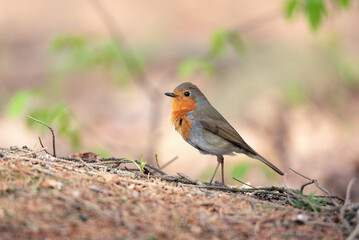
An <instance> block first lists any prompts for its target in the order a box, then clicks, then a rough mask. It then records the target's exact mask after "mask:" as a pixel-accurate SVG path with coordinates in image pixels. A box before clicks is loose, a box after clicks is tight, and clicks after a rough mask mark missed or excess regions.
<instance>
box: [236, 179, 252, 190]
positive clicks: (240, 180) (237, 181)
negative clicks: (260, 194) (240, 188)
mask: <svg viewBox="0 0 359 240" xmlns="http://www.w3.org/2000/svg"><path fill="white" fill-rule="evenodd" d="M233 179H234V180H236V181H237V182H240V183H242V184H243V185H246V186H248V187H251V188H254V189H257V188H256V187H253V186H251V185H249V184H248V183H245V182H243V181H241V180H239V179H237V178H235V177H233Z"/></svg>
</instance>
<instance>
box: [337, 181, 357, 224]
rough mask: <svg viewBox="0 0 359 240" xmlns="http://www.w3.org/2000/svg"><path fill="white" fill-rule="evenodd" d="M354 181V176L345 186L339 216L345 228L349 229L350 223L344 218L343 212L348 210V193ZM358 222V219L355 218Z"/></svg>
mask: <svg viewBox="0 0 359 240" xmlns="http://www.w3.org/2000/svg"><path fill="white" fill-rule="evenodd" d="M354 182H355V178H352V179H351V180H350V181H349V183H348V186H347V191H346V195H345V202H344V204H343V206H342V207H341V208H340V217H341V219H342V222H343V224H344V226H345V228H346V229H347V230H350V224H349V223H348V221H347V219H346V218H345V212H346V210H348V207H349V205H350V193H351V190H352V187H353V184H354ZM357 221H358V222H359V220H357Z"/></svg>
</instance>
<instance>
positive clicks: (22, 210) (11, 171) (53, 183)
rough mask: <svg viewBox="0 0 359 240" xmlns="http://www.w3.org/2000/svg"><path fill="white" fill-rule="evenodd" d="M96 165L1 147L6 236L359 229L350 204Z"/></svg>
mask: <svg viewBox="0 0 359 240" xmlns="http://www.w3.org/2000/svg"><path fill="white" fill-rule="evenodd" d="M96 164H97V163H96V161H94V163H92V164H91V165H90V164H89V162H88V161H85V160H77V161H75V160H73V159H72V160H69V159H67V160H66V159H59V158H54V157H51V156H49V155H47V154H45V153H43V152H41V151H33V150H30V149H28V148H26V147H25V148H16V147H14V148H10V149H5V148H0V179H1V181H0V239H345V238H347V237H348V236H349V235H350V233H351V231H352V230H353V229H354V227H355V225H356V224H355V216H354V217H353V216H352V217H351V218H350V219H349V218H348V219H349V220H343V216H348V214H347V215H343V211H340V209H342V205H343V203H339V204H338V205H339V206H329V205H327V206H325V207H323V208H322V209H320V210H321V211H320V212H317V211H315V212H313V211H307V210H304V209H298V208H294V207H293V206H291V205H290V204H289V203H288V201H287V200H286V198H284V197H283V196H285V195H284V193H278V192H273V194H265V195H263V194H258V192H260V191H257V193H256V192H253V191H252V192H248V193H245V192H236V191H235V189H237V188H233V189H232V190H231V189H230V188H228V189H226V188H223V187H211V186H208V185H204V184H201V183H197V184H196V183H195V184H193V183H192V184H189V183H185V182H186V181H185V179H184V180H183V181H178V179H179V178H178V179H177V180H176V177H173V178H172V180H171V177H168V176H164V177H158V175H157V176H155V175H151V174H148V175H146V176H139V174H138V173H135V172H134V171H122V170H117V169H115V168H116V166H113V165H110V166H109V167H108V168H107V169H102V170H101V169H100V168H97V167H96V166H97V165H96ZM117 168H118V166H117ZM164 179H167V180H164ZM262 192H263V191H262ZM261 199H264V200H261ZM338 202H339V201H338ZM346 211H347V210H346ZM347 212H348V211H347ZM344 214H345V213H344Z"/></svg>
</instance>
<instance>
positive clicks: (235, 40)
mask: <svg viewBox="0 0 359 240" xmlns="http://www.w3.org/2000/svg"><path fill="white" fill-rule="evenodd" d="M228 43H229V44H231V46H232V47H233V48H234V50H235V51H236V52H237V54H242V53H243V52H244V49H245V47H244V42H243V39H242V37H241V35H240V34H238V33H236V32H231V33H230V34H229V35H228Z"/></svg>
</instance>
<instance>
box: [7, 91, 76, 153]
mask: <svg viewBox="0 0 359 240" xmlns="http://www.w3.org/2000/svg"><path fill="white" fill-rule="evenodd" d="M39 102H41V104H40V105H38V103H39ZM6 115H7V116H8V117H9V118H14V117H20V116H21V117H24V115H30V116H32V117H34V118H36V119H39V120H41V121H43V122H45V123H47V124H49V125H50V126H52V127H54V128H55V130H56V132H57V133H59V134H60V135H62V136H66V137H68V138H69V139H70V141H71V146H72V147H73V148H78V147H80V131H79V129H78V128H77V127H76V126H75V125H74V122H73V121H72V118H73V114H72V112H71V110H70V109H69V108H68V107H67V104H66V103H50V104H49V103H47V101H46V100H44V96H42V95H39V94H38V92H37V91H35V90H21V91H18V92H16V93H15V94H14V95H13V96H12V97H11V98H10V100H9V104H8V106H7V112H6ZM26 123H27V126H29V127H30V128H36V129H37V130H38V131H39V132H41V133H45V132H46V131H48V129H47V128H46V127H45V126H43V125H41V124H39V123H37V122H35V121H33V120H31V119H27V120H26Z"/></svg>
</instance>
